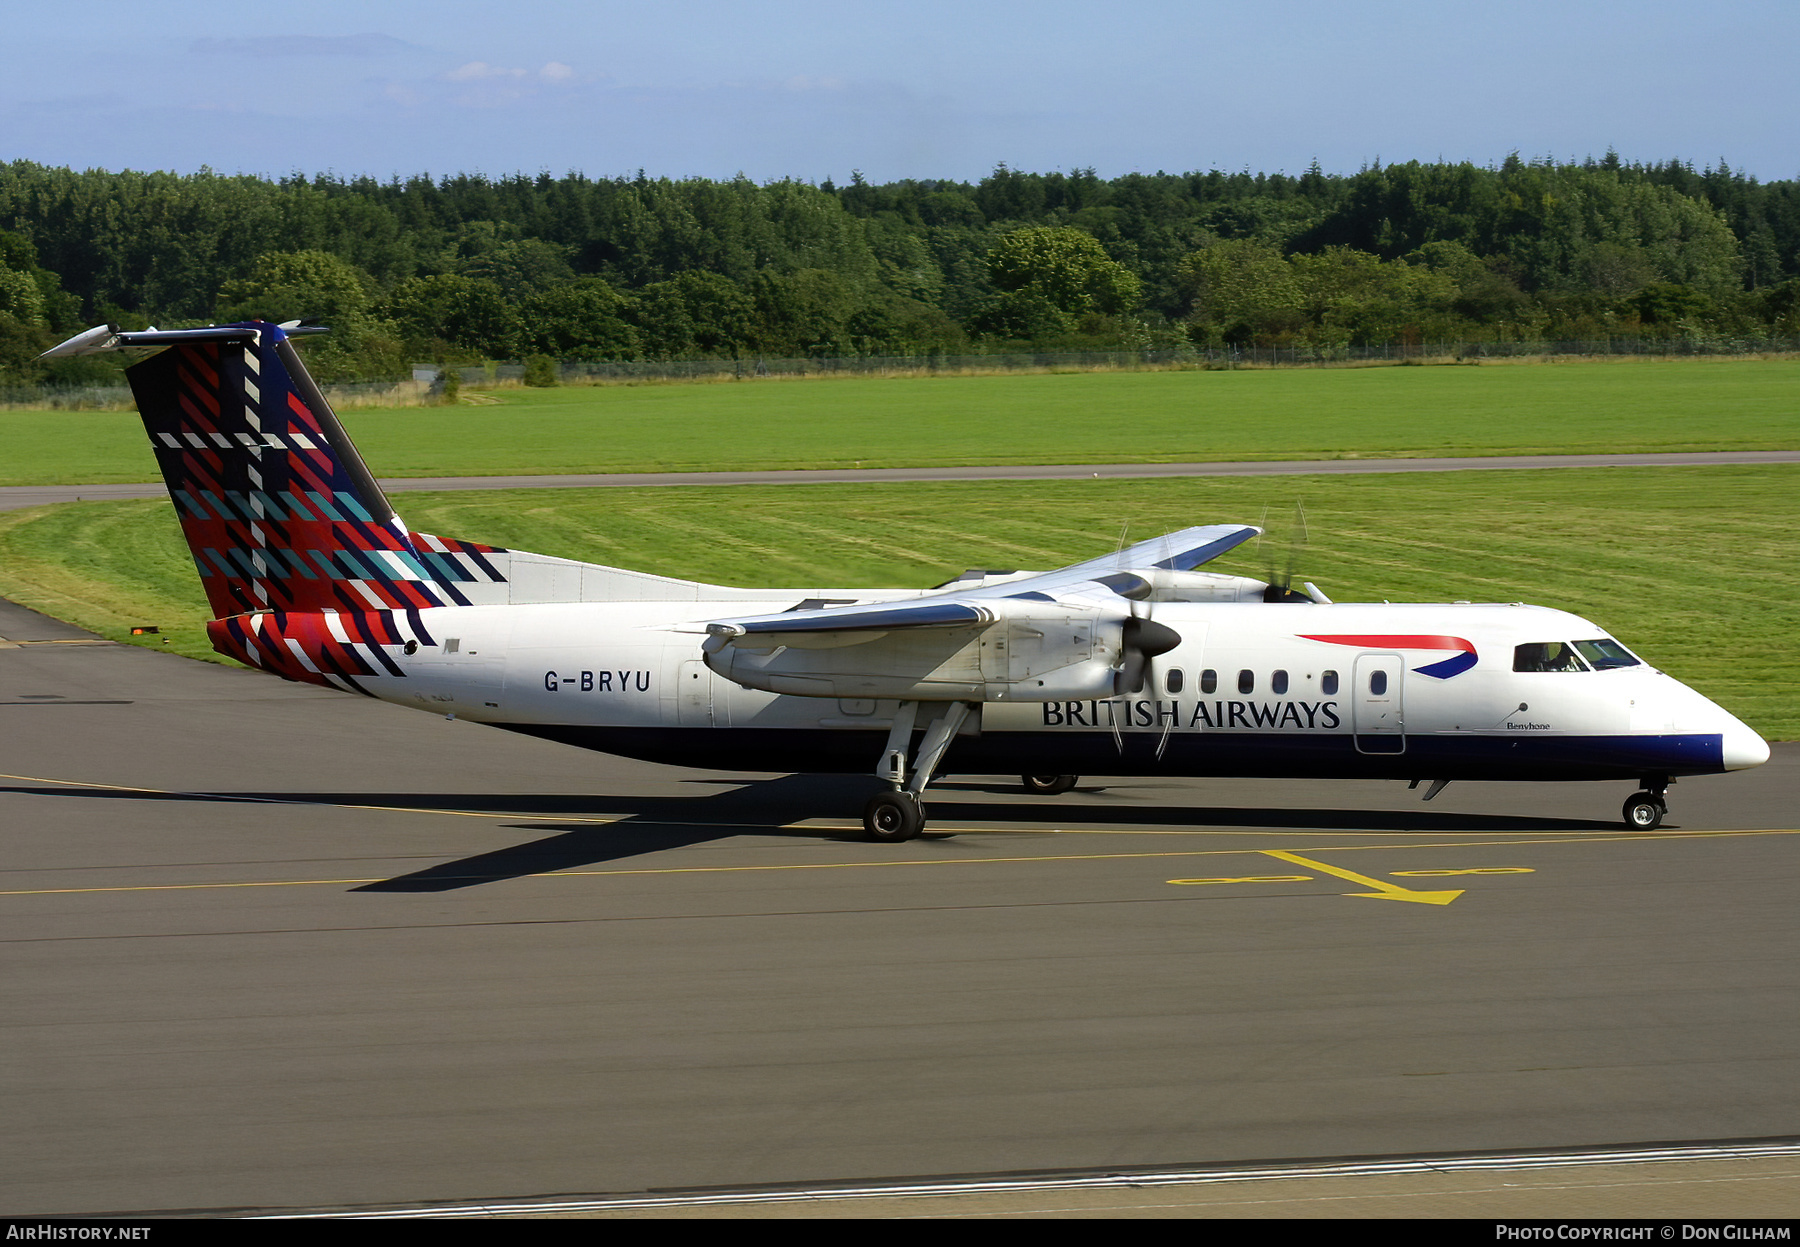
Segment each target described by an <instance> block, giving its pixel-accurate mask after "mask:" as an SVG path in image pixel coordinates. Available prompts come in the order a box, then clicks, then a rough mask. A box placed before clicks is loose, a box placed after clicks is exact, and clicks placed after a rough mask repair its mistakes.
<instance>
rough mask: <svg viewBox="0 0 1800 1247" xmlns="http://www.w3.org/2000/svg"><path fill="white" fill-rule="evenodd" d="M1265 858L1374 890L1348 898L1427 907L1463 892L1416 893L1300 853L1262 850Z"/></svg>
mask: <svg viewBox="0 0 1800 1247" xmlns="http://www.w3.org/2000/svg"><path fill="white" fill-rule="evenodd" d="M1261 852H1262V854H1263V855H1264V856H1265V857H1278V858H1280V859H1281V860H1282V861H1284V862H1292V863H1294V865H1296V866H1309V867H1311V868H1312V869H1314V870H1322V871H1324V872H1325V873H1326V874H1328V875H1336V876H1337V877H1338V878H1340V879H1348V880H1350V882H1352V883H1362V884H1367V885H1368V886H1369V887H1371V888H1374V889H1375V891H1373V892H1346V893H1345V894H1344V895H1346V896H1366V897H1369V898H1370V899H1371V900H1377V901H1419V902H1422V903H1423V904H1426V905H1448V904H1449V903H1450V902H1451V901H1453V900H1455V899H1456V898H1457V897H1459V896H1461V895H1462V892H1461V891H1460V890H1459V891H1455V892H1414V891H1412V890H1411V889H1409V888H1403V887H1401V886H1399V885H1398V884H1394V883H1384V882H1382V881H1381V880H1380V879H1371V878H1369V877H1368V876H1367V875H1359V874H1357V873H1356V872H1355V871H1353V870H1345V869H1343V868H1342V867H1341V866H1328V865H1326V864H1325V863H1324V862H1315V861H1313V860H1312V859H1311V858H1306V857H1301V856H1300V855H1299V854H1298V853H1287V852H1283V851H1282V850H1281V849H1263V850H1261Z"/></svg>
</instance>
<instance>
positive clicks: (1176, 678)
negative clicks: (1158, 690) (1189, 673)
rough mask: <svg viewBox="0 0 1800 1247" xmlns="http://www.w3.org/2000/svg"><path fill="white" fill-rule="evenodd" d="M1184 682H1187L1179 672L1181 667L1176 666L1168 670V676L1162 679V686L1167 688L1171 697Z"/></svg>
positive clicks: (1179, 689) (1178, 690)
mask: <svg viewBox="0 0 1800 1247" xmlns="http://www.w3.org/2000/svg"><path fill="white" fill-rule="evenodd" d="M1185 683H1187V680H1186V677H1184V676H1183V675H1182V674H1181V668H1180V667H1176V668H1174V669H1173V670H1171V671H1170V672H1169V678H1168V679H1166V680H1164V681H1163V687H1165V688H1167V689H1168V690H1169V696H1171V697H1173V696H1175V694H1177V693H1179V692H1180V691H1181V686H1182V685H1183V684H1185Z"/></svg>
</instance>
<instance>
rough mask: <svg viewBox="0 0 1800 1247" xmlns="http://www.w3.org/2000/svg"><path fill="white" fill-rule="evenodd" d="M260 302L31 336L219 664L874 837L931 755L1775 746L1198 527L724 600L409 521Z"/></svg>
mask: <svg viewBox="0 0 1800 1247" xmlns="http://www.w3.org/2000/svg"><path fill="white" fill-rule="evenodd" d="M303 332H306V331H305V330H299V329H295V328H293V327H292V326H287V327H283V326H277V325H273V324H269V323H267V322H262V321H251V322H245V323H241V324H233V325H221V326H214V327H211V328H206V329H181V330H166V331H157V330H148V331H145V332H141V333H129V332H120V331H118V330H117V328H116V327H113V326H101V327H99V328H96V329H92V330H89V331H88V332H87V333H84V334H81V335H78V336H77V337H75V338H71V339H70V340H69V341H68V342H65V343H63V344H62V345H61V346H58V347H55V348H53V349H52V350H51V351H50V352H47V354H49V355H52V356H55V355H76V354H87V353H91V352H96V351H108V350H140V351H142V350H150V351H155V352H156V353H155V354H153V355H151V356H150V357H149V358H147V359H144V360H142V361H140V362H139V363H137V364H135V365H133V366H132V367H131V368H129V369H128V370H127V374H126V375H127V376H128V378H129V379H130V382H131V386H132V391H133V393H134V395H135V396H136V399H137V404H138V409H139V411H140V412H141V414H142V416H143V420H144V427H145V429H146V431H147V432H148V433H149V435H150V441H151V444H152V445H153V446H154V448H155V452H156V458H157V462H158V464H159V465H160V467H161V469H162V473H163V478H164V480H165V481H166V482H167V484H168V487H169V493H170V496H171V498H172V499H173V500H174V503H175V507H176V511H177V514H178V515H179V517H180V521H181V527H182V532H183V534H184V535H185V536H186V538H187V541H188V545H189V547H190V549H191V550H192V551H193V555H194V561H195V563H196V565H197V566H198V568H199V571H200V577H201V581H202V584H203V585H204V586H205V589H206V594H207V600H208V602H209V603H210V604H211V607H212V612H213V615H214V616H215V618H214V619H213V621H212V622H211V623H210V624H208V625H207V631H208V635H209V636H210V637H211V639H212V642H213V646H214V648H215V649H217V650H218V651H219V652H220V653H222V654H225V655H228V656H229V657H231V658H234V659H237V660H238V661H240V662H243V663H246V664H248V665H250V666H253V667H260V668H263V669H264V670H267V671H271V672H274V673H275V674H277V675H279V676H282V677H284V678H286V679H290V680H299V681H304V682H307V683H312V684H322V685H327V686H330V687H334V688H339V689H344V690H346V691H350V692H355V693H361V694H363V695H365V696H369V697H378V698H381V699H383V700H386V701H391V702H394V703H396V704H399V705H404V706H412V707H415V708H418V709H424V710H431V711H436V712H438V713H441V714H447V715H450V716H453V717H459V718H464V719H473V720H476V721H478V722H482V723H488V724H492V725H493V726H495V727H501V728H506V729H509V730H511V731H516V732H523V733H526V734H529V735H533V736H541V737H544V738H546V739H550V740H557V741H563V742H566V743H568V744H573V745H579V746H582V747H585V748H589V749H597V750H601V751H604V752H607V753H616V754H623V755H627V756H631V757H637V758H645V759H649V760H652V761H657V762H667V763H674V764H678V765H680V764H685V765H692V764H694V763H696V762H700V763H704V764H706V765H709V766H723V767H728V768H731V769H735V770H747V771H752V770H753V771H780V772H857V771H865V770H867V769H869V768H870V767H871V766H872V767H873V768H874V772H875V774H876V776H878V777H879V779H880V780H882V781H883V783H882V786H881V788H880V790H879V791H877V792H876V793H875V794H874V795H873V796H872V797H871V798H870V799H869V802H868V805H867V807H866V808H865V810H864V812H863V827H864V830H865V832H866V833H867V835H868V836H869V837H870V838H871V839H874V840H880V841H901V840H906V839H910V838H911V837H913V836H917V835H919V834H920V833H921V832H922V831H923V830H924V828H925V825H926V822H925V811H924V807H923V804H922V797H923V794H924V791H925V787H926V785H927V784H928V783H929V782H930V781H931V779H932V777H933V776H934V775H935V774H937V773H939V771H940V770H941V769H943V768H946V767H947V768H951V769H954V770H955V771H956V772H958V773H965V774H967V773H979V774H988V773H996V772H998V773H1011V774H1018V775H1020V776H1021V777H1022V778H1023V780H1024V783H1025V786H1026V788H1027V789H1029V790H1032V791H1037V792H1046V793H1055V792H1062V791H1066V790H1067V789H1068V788H1070V787H1072V786H1073V785H1074V783H1075V777H1076V776H1077V775H1079V774H1083V773H1104V774H1108V775H1192V776H1208V775H1212V776H1272V777H1282V778H1344V779H1349V778H1361V779H1371V778H1376V779H1404V780H1410V781H1412V782H1413V783H1414V784H1417V783H1419V782H1422V781H1430V783H1431V787H1430V789H1429V790H1428V791H1427V794H1426V799H1427V800H1429V799H1430V798H1431V797H1432V796H1435V795H1436V794H1437V793H1438V791H1440V790H1441V789H1442V787H1443V786H1444V785H1445V784H1446V783H1449V782H1450V781H1452V780H1459V779H1486V780H1496V779H1508V780H1635V781H1637V783H1638V786H1639V790H1638V791H1637V792H1635V793H1633V794H1632V796H1630V797H1629V798H1628V799H1627V800H1626V802H1625V805H1624V810H1623V816H1624V820H1625V822H1626V824H1627V825H1628V826H1630V827H1634V828H1638V829H1646V830H1647V829H1651V828H1655V827H1657V826H1658V825H1660V823H1661V822H1662V820H1663V818H1664V816H1665V814H1666V812H1667V807H1666V804H1665V799H1664V792H1665V790H1666V789H1667V787H1668V785H1669V784H1670V783H1671V782H1673V781H1674V779H1675V778H1676V777H1677V776H1682V775H1701V774H1710V773H1714V772H1720V771H1731V770H1740V769H1743V768H1746V767H1752V766H1756V765H1758V764H1760V763H1761V762H1763V761H1765V760H1766V759H1767V758H1768V756H1769V749H1768V745H1767V744H1765V743H1764V742H1763V740H1762V738H1761V737H1759V736H1758V735H1757V734H1756V733H1755V732H1753V731H1752V730H1751V729H1750V728H1749V727H1747V726H1745V725H1744V724H1743V723H1741V722H1739V721H1738V720H1737V719H1736V718H1733V717H1732V716H1731V715H1730V714H1728V713H1727V712H1726V711H1724V710H1723V709H1721V708H1720V707H1719V706H1717V705H1714V704H1713V703H1712V702H1710V701H1708V700H1707V699H1706V698H1704V697H1702V696H1701V695H1700V694H1698V693H1696V692H1694V691H1693V690H1691V689H1689V688H1687V687H1686V686H1685V685H1683V684H1681V683H1679V682H1677V681H1676V680H1674V679H1672V678H1670V677H1669V676H1666V675H1663V674H1662V673H1660V672H1658V671H1655V670H1653V669H1652V668H1650V667H1649V666H1647V665H1646V664H1645V663H1643V662H1642V661H1641V660H1639V659H1638V658H1637V657H1636V656H1635V655H1633V654H1632V653H1631V652H1630V651H1629V650H1627V649H1626V648H1625V647H1624V646H1623V645H1621V644H1619V642H1617V641H1616V640H1614V639H1612V638H1611V637H1610V636H1608V635H1607V634H1606V633H1605V632H1604V631H1603V630H1602V629H1600V628H1599V627H1598V626H1596V625H1595V624H1592V623H1589V622H1588V621H1587V620H1585V619H1581V618H1579V617H1578V616H1575V615H1570V614H1566V613H1564V612H1562V611H1557V610H1548V609H1545V608H1542V607H1535V606H1525V605H1523V604H1519V603H1514V604H1511V605H1470V604H1466V603H1457V604H1454V605H1402V606H1394V605H1389V604H1386V603H1382V604H1380V605H1361V604H1337V603H1333V602H1331V601H1329V600H1328V599H1327V598H1326V597H1325V596H1324V594H1322V593H1320V592H1319V591H1318V590H1317V589H1315V588H1314V587H1313V586H1311V585H1307V586H1306V592H1305V593H1304V594H1302V593H1296V592H1293V591H1291V590H1287V589H1286V588H1285V587H1283V586H1277V585H1271V584H1269V583H1267V582H1264V581H1260V580H1254V579H1249V578H1246V577H1241V576H1227V575H1220V574H1217V573H1213V572H1206V571H1201V570H1198V569H1199V568H1201V567H1202V566H1203V565H1204V564H1206V563H1207V562H1208V561H1210V560H1212V559H1214V558H1216V557H1218V556H1219V555H1221V554H1223V553H1225V552H1226V551H1228V550H1231V549H1232V548H1234V547H1236V546H1237V545H1239V544H1241V543H1242V542H1244V541H1246V540H1248V539H1250V538H1251V537H1254V536H1256V535H1257V534H1258V532H1259V530H1258V529H1257V528H1255V527H1251V526H1246V525H1234V524H1219V525H1208V526H1204V527H1199V528H1187V529H1183V530H1181V531H1179V532H1175V533H1170V534H1168V535H1167V536H1164V537H1159V538H1156V539H1155V540H1153V541H1145V542H1139V543H1137V544H1136V545H1131V546H1127V547H1125V548H1124V549H1121V550H1119V551H1117V552H1116V553H1113V554H1108V555H1105V556H1103V557H1100V558H1095V559H1091V560H1089V561H1087V562H1084V563H1077V564H1075V565H1073V566H1071V567H1065V568H1062V569H1061V570H1058V571H1052V572H1039V573H1033V572H1014V571H980V570H972V571H969V572H965V573H964V574H963V575H962V576H960V577H958V578H957V579H955V580H953V581H951V582H949V583H947V584H943V585H939V586H938V587H937V588H935V589H929V590H906V589H880V590H871V589H829V588H808V589H787V590H776V589H737V588H730V587H726V586H721V585H710V584H701V583H697V582H694V581H687V580H676V579H671V578H668V577H662V576H655V575H650V574H646V573H642V572H634V571H627V570H624V569H621V568H615V567H603V566H598V565H595V564H589V563H578V562H573V561H570V560H567V559H558V558H550V557H547V556H544V555H539V554H529V553H526V552H523V551H518V550H504V549H499V548H496V547H493V546H486V545H479V544H476V543H472V542H467V541H457V540H451V539H449V538H443V537H435V536H430V535H428V534H424V533H416V532H413V531H411V530H410V529H409V528H408V527H407V526H406V525H405V524H404V523H403V522H402V521H401V520H400V518H399V516H397V515H396V514H395V513H394V510H393V508H392V507H391V506H390V505H389V503H388V500H387V498H386V497H385V496H384V495H383V493H382V491H381V489H380V487H379V486H378V485H377V484H376V482H375V478H374V477H373V476H372V475H371V474H370V472H369V470H368V468H367V467H366V466H365V465H364V463H363V461H362V459H361V457H360V456H359V455H358V453H357V451H356V448H355V447H354V446H353V445H352V444H351V442H350V439H349V437H348V436H347V435H346V434H345V432H344V429H343V426H342V425H341V424H340V423H339V422H338V419H337V417H336V415H335V414H334V413H333V412H332V410H331V408H330V406H329V405H328V404H327V403H326V401H325V399H324V396H323V395H322V394H321V393H320V392H319V390H318V387H317V386H316V385H314V384H313V381H312V379H311V378H310V377H309V376H308V375H307V372H306V369H305V367H304V366H303V365H302V363H301V361H300V357H299V355H298V353H297V352H296V351H295V349H294V346H293V344H292V343H291V342H290V340H289V339H290V337H292V336H294V335H296V334H298V333H303Z"/></svg>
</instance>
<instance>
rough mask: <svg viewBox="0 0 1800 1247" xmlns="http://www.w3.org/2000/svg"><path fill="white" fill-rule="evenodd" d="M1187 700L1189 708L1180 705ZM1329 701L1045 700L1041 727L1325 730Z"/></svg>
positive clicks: (1333, 709) (1332, 721) (1331, 708)
mask: <svg viewBox="0 0 1800 1247" xmlns="http://www.w3.org/2000/svg"><path fill="white" fill-rule="evenodd" d="M1186 705H1191V706H1192V709H1185V708H1184V706H1186ZM1337 705H1338V704H1337V703H1336V702H1335V701H1278V702H1266V701H1212V702H1206V701H1196V702H1192V703H1183V702H1182V701H1181V700H1179V699H1173V698H1172V699H1170V700H1167V701H1121V700H1119V699H1117V698H1114V699H1112V700H1109V701H1047V702H1044V703H1043V707H1044V726H1045V727H1106V728H1110V727H1158V728H1160V727H1211V728H1221V727H1242V728H1258V727H1263V728H1288V727H1292V728H1298V729H1299V730H1301V731H1307V730H1309V729H1310V730H1314V731H1317V730H1321V729H1322V730H1325V731H1331V730H1334V729H1335V728H1337V727H1338V726H1340V725H1341V724H1342V722H1343V720H1342V719H1341V718H1339V716H1338V712H1337Z"/></svg>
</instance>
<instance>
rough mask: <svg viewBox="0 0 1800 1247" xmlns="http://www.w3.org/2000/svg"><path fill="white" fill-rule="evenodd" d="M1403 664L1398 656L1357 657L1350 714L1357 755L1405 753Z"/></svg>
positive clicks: (1363, 655) (1361, 655)
mask: <svg viewBox="0 0 1800 1247" xmlns="http://www.w3.org/2000/svg"><path fill="white" fill-rule="evenodd" d="M1405 678H1406V663H1405V662H1404V661H1402V659H1401V657H1400V655H1398V654H1358V655H1357V656H1356V688H1355V692H1354V696H1353V697H1352V699H1351V702H1350V714H1351V717H1352V720H1353V726H1354V727H1355V731H1356V751H1357V752H1358V753H1405V752H1406V707H1405V702H1404V700H1403V691H1404V690H1403V687H1402V686H1403V685H1404V683H1405Z"/></svg>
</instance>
